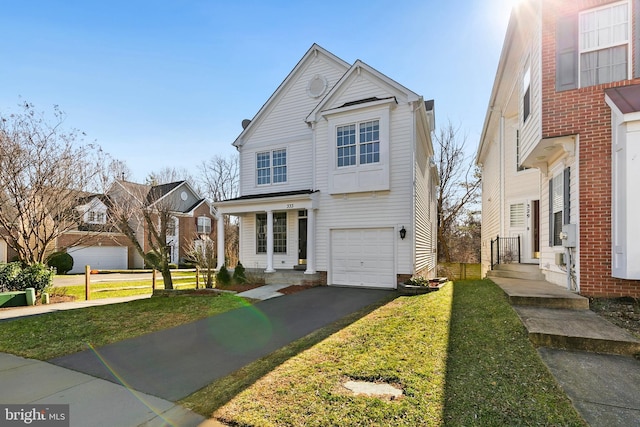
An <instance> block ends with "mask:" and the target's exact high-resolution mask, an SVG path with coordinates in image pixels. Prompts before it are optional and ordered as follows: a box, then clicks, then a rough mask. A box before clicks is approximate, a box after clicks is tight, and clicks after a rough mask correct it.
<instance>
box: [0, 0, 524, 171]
mask: <svg viewBox="0 0 640 427" xmlns="http://www.w3.org/2000/svg"><path fill="white" fill-rule="evenodd" d="M513 1H514V0H449V1H435V0H402V1H397V0H396V1H382V0H370V1H332V0H331V1H329V0H325V1H322V2H319V1H224V2H223V1H215V0H209V1H205V0H201V1H196V0H182V1H178V0H174V1H162V0H156V1H146V0H144V1H142V0H140V1H136V0H129V1H120V0H112V1H108V2H94V1H86V0H82V1H75V0H40V1H33V0H22V1H8V0H4V1H3V2H2V3H3V4H2V7H1V8H0V32H1V33H2V40H3V42H2V44H1V45H0V55H1V56H0V57H2V59H3V61H2V62H3V65H2V66H1V67H0V82H1V83H0V109H2V110H3V111H13V110H16V109H17V105H18V104H19V103H20V102H21V101H28V102H30V103H34V104H35V105H36V108H37V109H39V110H45V111H50V110H51V107H52V106H53V105H54V104H55V105H59V106H60V108H61V109H62V110H63V111H64V112H65V113H66V114H67V120H66V123H65V126H67V127H73V128H77V129H79V130H81V131H84V132H85V133H86V134H87V140H89V141H93V140H95V141H96V142H97V143H98V144H100V145H101V146H102V148H103V149H104V150H105V151H107V152H108V153H110V154H111V155H112V156H114V157H116V158H118V159H121V160H125V161H126V162H127V164H128V165H129V167H130V168H131V169H132V171H133V173H134V176H133V178H134V179H135V180H138V181H143V180H144V178H145V177H146V176H147V175H148V174H149V173H150V172H152V171H154V170H159V169H161V168H163V167H167V166H175V167H177V168H187V169H190V170H193V172H194V173H196V172H197V171H196V165H198V164H200V163H201V162H202V160H205V159H208V158H211V157H212V156H214V155H217V154H219V155H223V156H227V155H229V154H232V153H233V152H234V151H235V149H234V148H233V147H232V146H231V143H232V142H233V141H234V139H235V138H236V137H237V135H238V134H239V133H240V131H241V125H240V123H241V121H242V119H245V118H251V117H253V115H254V114H255V113H256V112H257V111H258V110H259V109H260V107H261V106H262V105H263V104H264V102H265V101H266V100H267V99H268V98H269V96H271V94H272V93H273V92H274V91H275V89H276V88H277V87H278V85H279V84H280V83H281V82H282V80H284V78H285V77H286V76H287V74H288V73H289V71H291V69H292V68H293V67H294V66H295V65H296V63H297V62H298V60H299V59H300V58H301V57H302V56H303V55H304V54H305V52H306V51H307V50H308V49H309V47H310V46H311V45H312V44H313V43H318V44H319V45H320V46H322V47H323V48H325V49H327V50H328V51H330V52H332V53H334V54H335V55H337V56H338V57H340V58H342V59H343V60H345V61H347V62H349V63H353V62H354V61H355V60H356V59H360V60H362V61H364V62H366V63H367V64H369V65H370V66H372V67H374V68H376V69H377V70H378V71H380V72H382V73H383V74H385V75H387V76H389V77H390V78H392V79H394V80H396V81H398V82H399V83H401V84H403V85H404V86H406V87H408V88H409V89H411V90H413V91H414V92H417V93H419V94H421V95H423V96H424V98H425V99H435V111H436V122H437V123H436V124H437V125H444V124H446V123H447V120H451V121H452V122H453V123H454V124H455V125H460V126H461V128H462V131H463V132H464V133H466V134H467V139H468V141H467V145H468V150H469V152H473V151H474V150H475V147H476V145H477V142H478V140H479V137H480V133H481V131H482V124H483V121H484V115H485V112H486V108H487V103H488V100H489V95H490V92H491V87H492V84H493V79H494V76H495V72H496V69H497V65H498V59H499V55H500V50H501V47H502V42H503V39H504V34H505V31H506V25H507V20H508V17H509V12H510V8H511V4H512V3H513Z"/></svg>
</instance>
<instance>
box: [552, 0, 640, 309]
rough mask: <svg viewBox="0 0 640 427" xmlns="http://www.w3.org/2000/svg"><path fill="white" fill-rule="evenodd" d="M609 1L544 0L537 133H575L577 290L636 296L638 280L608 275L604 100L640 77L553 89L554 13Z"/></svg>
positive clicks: (608, 115) (607, 149)
mask: <svg viewBox="0 0 640 427" xmlns="http://www.w3.org/2000/svg"><path fill="white" fill-rule="evenodd" d="M608 3H613V2H612V1H611V0H578V1H576V0H564V1H558V0H545V1H544V7H543V11H544V12H543V41H542V43H543V46H542V80H543V81H542V136H543V138H551V137H556V136H562V135H571V134H579V147H578V149H579V153H578V156H579V165H578V167H579V179H580V184H579V186H580V201H579V204H580V291H581V293H582V294H583V295H586V296H609V297H616V296H634V297H640V281H629V280H621V279H615V278H613V277H611V145H612V144H611V111H610V109H609V107H608V105H607V104H606V103H605V100H604V90H605V89H607V88H610V87H616V86H625V85H630V84H637V83H640V79H636V80H626V81H622V82H616V83H610V84H605V85H597V86H591V87H586V88H580V89H576V90H568V91H564V92H556V91H555V62H556V52H555V31H556V28H555V26H556V18H557V17H560V16H565V15H570V14H577V13H578V11H580V10H583V9H588V8H591V7H597V6H600V5H604V4H608ZM632 3H633V2H632ZM635 60H638V58H635Z"/></svg>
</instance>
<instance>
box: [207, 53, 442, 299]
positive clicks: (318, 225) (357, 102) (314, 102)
mask: <svg viewBox="0 0 640 427" xmlns="http://www.w3.org/2000/svg"><path fill="white" fill-rule="evenodd" d="M433 129H434V111H433V101H426V102H425V101H424V99H423V98H422V97H421V96H419V95H418V94H416V93H414V92H412V91H411V90H409V89H407V88H405V87H404V86H402V85H400V84H399V83H397V82H395V81H393V80H391V79H390V78H389V77H387V76H385V75H383V74H381V73H380V72H379V71H377V70H375V69H373V68H372V67H370V66H369V65H367V64H365V63H363V62H362V61H360V60H358V61H356V62H354V63H353V64H351V65H350V64H348V63H346V62H345V61H343V60H341V59H340V58H337V57H336V56H334V55H333V54H331V53H330V52H328V51H326V50H325V49H323V48H321V47H320V46H318V45H316V44H314V45H313V46H311V48H310V49H309V50H308V51H307V53H306V54H305V55H304V56H303V57H302V59H301V60H300V61H299V62H298V64H297V65H296V66H295V68H294V69H293V70H292V71H291V72H290V74H289V75H288V76H287V77H286V79H285V80H284V81H283V82H282V83H281V84H280V86H279V87H278V88H277V89H276V91H275V92H274V93H273V95H272V96H271V97H270V98H269V99H268V100H267V102H266V103H265V104H264V106H263V107H262V108H261V109H260V110H259V111H258V113H257V114H256V116H255V117H254V118H253V119H252V120H245V121H243V130H242V132H241V133H240V135H239V136H238V138H237V139H236V140H235V142H234V143H233V145H234V146H235V147H236V148H237V150H238V152H239V162H240V196H239V197H238V198H235V199H232V200H226V201H222V202H217V203H215V207H216V209H217V210H218V213H219V215H220V217H222V216H223V215H235V216H238V217H239V225H240V234H239V235H240V261H241V262H242V263H243V265H244V266H245V267H247V268H257V269H260V270H264V272H265V273H266V274H267V276H268V275H269V274H270V273H274V272H275V271H276V270H293V269H299V270H304V272H305V273H306V274H307V275H316V276H319V280H318V281H319V282H320V283H325V284H329V285H348V286H363V287H383V288H395V287H396V285H397V283H398V282H401V281H404V280H406V279H407V278H409V277H410V276H412V275H423V276H425V277H433V276H434V275H435V273H436V228H437V215H436V203H435V197H436V196H435V188H436V186H437V184H438V182H437V180H438V174H437V171H436V168H435V164H434V163H433V161H432V156H433V147H432V142H431V136H432V132H433ZM222 223H223V221H221V220H220V219H219V221H218V224H219V227H218V253H219V254H220V253H223V248H224V231H223V229H222V226H221V225H222ZM223 263H224V258H223V257H218V264H219V265H218V267H221V266H222V265H223ZM230 267H234V266H230Z"/></svg>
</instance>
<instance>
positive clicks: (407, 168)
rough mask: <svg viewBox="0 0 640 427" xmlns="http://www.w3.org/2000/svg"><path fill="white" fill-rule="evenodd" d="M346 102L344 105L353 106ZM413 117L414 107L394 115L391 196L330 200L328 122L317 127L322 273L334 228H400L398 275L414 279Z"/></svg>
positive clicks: (319, 261) (348, 196)
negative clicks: (403, 234) (403, 235)
mask: <svg viewBox="0 0 640 427" xmlns="http://www.w3.org/2000/svg"><path fill="white" fill-rule="evenodd" d="M347 101H348V100H341V101H339V104H342V103H344V102H347ZM411 120H412V113H411V110H410V106H409V105H408V104H404V105H398V107H397V108H396V109H394V110H392V111H391V129H390V134H391V138H390V139H391V142H390V147H391V149H390V155H391V159H390V165H391V190H390V191H384V192H365V193H353V194H345V195H341V194H336V195H333V196H332V195H329V194H328V188H329V184H328V173H322V171H327V170H329V165H328V161H329V160H328V159H329V150H333V149H334V147H333V146H328V145H327V144H326V143H323V141H328V135H327V129H328V125H327V122H326V121H324V120H323V121H320V122H319V123H318V125H317V128H316V129H317V134H316V141H317V144H318V149H317V158H316V168H317V170H318V171H319V173H318V181H317V184H318V189H319V190H320V209H319V210H318V217H317V223H316V231H317V233H316V235H317V269H318V270H321V271H328V270H329V268H330V266H329V265H328V260H329V259H330V256H329V237H330V230H331V229H332V228H358V227H370V228H371V227H373V228H378V227H380V228H384V227H394V228H395V229H396V233H395V234H394V236H395V238H396V240H398V243H397V251H398V252H397V257H396V259H397V260H398V261H397V263H398V271H397V272H398V274H412V273H413V271H412V270H413V265H412V264H413V263H412V256H413V255H412V248H411V242H412V241H413V239H412V238H411V234H412V233H415V230H410V229H409V228H411V227H410V226H409V225H410V224H411V216H412V176H411V174H412V166H411V161H412V155H411V150H412V126H411ZM403 225H404V226H405V228H406V229H407V231H408V232H407V236H408V237H407V238H405V239H404V240H399V237H398V234H397V231H398V230H399V229H400V228H401V227H402V226H403Z"/></svg>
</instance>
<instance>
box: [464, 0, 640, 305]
mask: <svg viewBox="0 0 640 427" xmlns="http://www.w3.org/2000/svg"><path fill="white" fill-rule="evenodd" d="M639 12H640V2H639V1H638V0H623V1H611V0H527V1H523V2H521V3H520V4H519V5H518V6H516V7H515V8H514V10H513V11H512V14H511V19H510V22H509V26H508V28H507V34H506V37H505V42H504V46H503V50H502V54H501V57H500V62H499V64H498V70H497V73H496V78H495V82H494V86H493V91H492V93H491V98H490V101H489V106H488V109H487V114H486V118H485V122H484V128H483V131H482V136H481V140H480V145H479V147H478V152H477V158H476V160H477V163H478V165H480V166H481V167H482V173H483V185H482V212H483V220H482V221H483V223H482V265H483V271H484V272H486V271H487V270H488V269H490V268H492V265H493V264H494V263H495V262H496V261H497V259H496V257H495V251H494V256H493V259H492V254H491V252H492V251H491V248H492V247H495V246H494V245H495V240H494V239H496V237H502V238H509V237H519V238H520V247H519V255H520V262H523V263H531V264H537V265H538V266H539V268H540V270H541V272H542V273H543V274H544V276H545V277H546V280H547V281H549V282H552V283H556V284H558V285H560V286H566V287H568V288H570V289H574V290H576V291H578V292H580V293H581V294H583V295H586V296H609V297H616V296H633V297H640V262H638V261H640V245H639V244H638V242H640V227H639V226H638V222H637V221H633V214H634V213H635V212H637V211H638V208H640V192H639V191H638V190H637V189H635V188H634V187H633V186H634V184H636V183H640V167H639V166H640V165H639V164H638V162H640V156H638V154H640V153H639V151H640V134H639V132H638V130H639V129H640V127H639V125H640V114H638V112H639V111H640V42H639V40H638V39H639V37H638V32H639V31H640V26H639V22H638V19H639ZM634 242H636V243H634ZM634 261H635V262H634Z"/></svg>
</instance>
